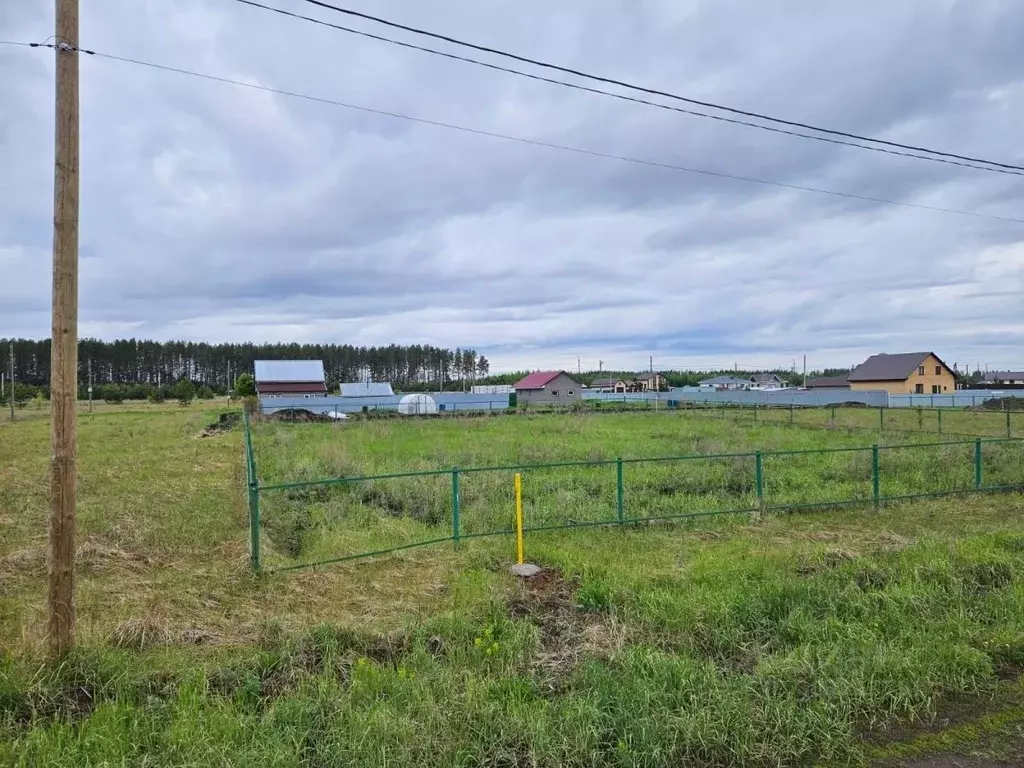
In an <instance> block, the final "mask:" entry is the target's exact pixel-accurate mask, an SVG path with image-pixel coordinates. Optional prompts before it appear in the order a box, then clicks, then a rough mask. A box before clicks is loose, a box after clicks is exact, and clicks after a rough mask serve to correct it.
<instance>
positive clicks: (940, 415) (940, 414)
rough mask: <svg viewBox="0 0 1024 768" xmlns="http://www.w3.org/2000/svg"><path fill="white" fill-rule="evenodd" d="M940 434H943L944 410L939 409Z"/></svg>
mask: <svg viewBox="0 0 1024 768" xmlns="http://www.w3.org/2000/svg"><path fill="white" fill-rule="evenodd" d="M939 434H940V435H941V434H942V409H941V408H940V409H939Z"/></svg>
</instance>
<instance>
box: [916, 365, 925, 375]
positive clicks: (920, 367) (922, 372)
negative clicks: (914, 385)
mask: <svg viewBox="0 0 1024 768" xmlns="http://www.w3.org/2000/svg"><path fill="white" fill-rule="evenodd" d="M917 375H918V376H924V366H923V365H922V366H919V367H918V369H917Z"/></svg>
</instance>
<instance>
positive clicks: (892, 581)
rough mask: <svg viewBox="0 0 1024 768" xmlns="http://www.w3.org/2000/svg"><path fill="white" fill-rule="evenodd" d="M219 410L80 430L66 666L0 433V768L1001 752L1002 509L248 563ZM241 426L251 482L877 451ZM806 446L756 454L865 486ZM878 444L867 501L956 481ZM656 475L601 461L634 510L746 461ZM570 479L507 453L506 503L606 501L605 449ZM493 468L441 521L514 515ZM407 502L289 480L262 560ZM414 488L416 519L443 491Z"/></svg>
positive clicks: (995, 458) (626, 531)
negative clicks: (875, 479)
mask: <svg viewBox="0 0 1024 768" xmlns="http://www.w3.org/2000/svg"><path fill="white" fill-rule="evenodd" d="M218 414H219V412H218V411H215V410H209V409H208V408H206V409H204V408H203V407H200V406H196V407H193V408H189V409H181V408H178V407H177V406H171V407H166V408H162V409H154V410H153V411H152V412H122V411H112V412H104V413H96V414H94V415H93V416H92V417H83V418H82V420H81V427H80V473H81V478H80V483H79V502H80V504H79V518H78V530H79V550H78V551H79V557H78V561H79V569H78V582H77V587H78V600H79V604H78V608H79V643H80V647H79V649H78V650H77V651H76V652H75V653H74V654H73V655H72V656H70V657H69V658H68V659H67V660H66V661H65V662H64V663H63V664H61V665H59V666H52V665H46V664H44V663H43V661H42V659H41V655H40V654H41V640H42V638H41V636H40V632H41V630H42V627H43V618H44V614H43V601H44V597H45V549H44V547H45V543H46V528H45V526H46V514H47V513H46V507H47V502H46V498H47V496H46V494H47V483H46V478H47V467H48V450H49V448H48V429H47V424H46V422H45V420H41V419H40V420H28V419H26V420H19V421H16V422H15V423H13V424H3V425H0V531H2V534H3V535H2V536H0V647H2V648H3V649H4V650H3V652H2V655H0V764H2V765H8V764H10V765H25V766H36V765H53V766H57V765H60V766H69V765H95V766H99V765H118V766H120V765H153V766H172V765H173V766H200V765H201V766H210V765H260V766H335V765H336V766H405V765H410V766H412V765H426V766H453V765H455V766H477V765H488V766H529V765H539V766H562V765H569V766H663V765H664V766H678V765H696V766H721V765H746V766H804V765H824V766H831V765H868V764H875V765H879V766H882V765H903V764H906V765H912V764H915V763H914V762H913V761H917V760H923V759H926V758H927V759H936V760H938V759H946V758H948V760H947V762H945V763H942V762H932V763H927V764H929V765H948V766H952V765H954V764H959V765H965V766H970V765H975V766H982V765H991V764H992V762H989V763H983V762H975V763H971V762H964V761H963V758H964V757H966V758H969V759H977V760H979V761H980V760H982V759H985V760H989V761H1005V762H1006V764H1010V765H1017V764H1021V761H1022V760H1024V730H1022V729H1024V687H1022V684H1021V681H1020V672H1021V670H1022V668H1024V530H1022V526H1021V520H1022V516H1024V498H1022V496H1021V495H1019V494H1012V493H998V494H984V495H971V496H957V497H951V498H943V499H935V500H916V501H908V502H905V503H900V504H893V505H887V506H883V507H882V508H881V509H880V510H877V511H876V510H874V509H873V508H872V507H871V505H870V504H869V505H866V506H857V507H851V508H847V509H844V510H842V511H834V510H826V511H808V512H804V513H801V514H789V515H782V514H773V515H766V516H765V517H763V518H762V519H761V520H759V521H755V520H753V519H752V517H751V516H749V515H743V516H727V517H713V518H707V519H701V520H699V521H689V522H687V523H685V524H680V525H663V526H624V527H622V528H618V527H610V528H607V529H581V530H564V531H553V532H545V533H537V534H532V535H530V536H529V537H528V540H527V555H528V558H529V559H530V560H532V561H534V562H537V563H538V564H540V565H542V566H544V567H545V569H546V570H545V573H544V575H542V576H541V577H538V578H537V579H535V580H532V581H529V582H525V583H523V582H518V581H516V580H514V579H513V577H511V576H510V575H509V574H508V571H507V566H508V565H509V564H510V562H511V561H512V554H513V549H512V542H511V540H510V539H508V538H505V537H495V538H481V539H475V540H468V541H465V542H463V543H462V544H460V545H459V546H458V547H455V546H454V545H452V544H451V543H446V544H441V545H436V546H433V547H427V548H423V549H413V550H408V551H405V552H400V553H397V554H394V555H390V556H387V557H383V558H377V559H371V560H362V561H354V562H350V563H344V564H340V565H337V566H332V567H329V568H324V569H320V570H316V571H312V572H295V573H290V574H270V575H263V576H260V577H255V576H253V575H252V574H251V572H250V570H249V564H248V551H247V537H248V533H247V524H246V499H245V491H244V481H245V471H244V464H243V449H242V444H243V441H242V435H241V431H240V429H237V428H236V429H232V430H229V431H225V432H221V433H214V434H212V435H210V436H206V437H201V436H200V435H201V434H203V433H204V431H206V427H207V425H209V424H210V423H212V422H214V421H216V417H217V416H218ZM255 437H256V447H257V461H258V462H259V472H260V476H261V480H262V481H263V482H268V483H269V482H276V481H280V480H285V479H301V478H303V477H315V476H319V475H320V474H322V473H324V472H327V473H329V474H335V473H338V474H352V473H367V472H368V473H379V472H387V471H398V470H400V469H408V468H413V467H416V468H423V469H433V468H437V467H451V466H453V465H459V466H472V465H480V464H509V463H518V462H524V463H533V462H538V461H550V460H554V459H559V458H566V459H568V458H578V459H606V458H612V459H614V458H615V457H617V456H622V457H624V458H638V457H643V456H653V455H672V454H674V455H679V454H683V453H691V452H694V451H699V452H720V451H725V452H729V451H734V450H736V449H740V450H743V451H749V450H757V449H761V450H765V451H768V450H787V449H788V450H794V449H806V448H822V447H855V446H861V445H864V444H870V443H872V442H876V441H877V442H879V443H882V444H885V443H891V442H896V437H897V436H895V435H891V434H884V435H878V436H875V435H872V434H870V433H865V432H863V431H858V432H856V433H847V432H845V431H843V430H841V429H829V430H822V431H821V432H816V431H814V430H810V429H801V428H792V429H791V428H788V427H784V426H756V427H755V426H753V425H744V424H730V423H726V424H720V423H715V422H714V421H713V420H712V419H711V418H708V417H706V416H700V417H687V416H686V414H621V415H616V414H601V415H597V414H593V415H587V416H582V417H581V416H551V417H547V416H536V417H525V418H522V419H520V418H493V419H467V420H458V421H455V420H452V421H447V420H443V421H442V420H438V421H408V422H402V421H367V422H363V423H350V424H345V425H343V426H340V427H335V426H333V425H319V424H298V425H278V424H260V425H258V426H257V428H256V431H255ZM904 438H905V436H899V441H901V442H902V441H903V439H904ZM921 439H925V438H924V437H922V438H921ZM928 439H934V436H931V437H930V438H928ZM997 448H998V450H997ZM990 449H991V452H989V451H988V450H987V451H986V453H985V455H984V456H983V458H984V460H985V464H984V469H985V471H986V473H987V477H989V478H991V479H992V480H993V482H994V481H996V480H1006V481H1014V482H1020V481H1021V477H1022V475H1021V473H1020V466H1019V461H1020V453H1019V452H1020V447H1019V446H1017V447H1016V451H1017V452H1016V453H1015V452H1014V450H1013V449H1012V448H1011V447H1010V446H1009V444H1007V445H1004V446H995V445H993V446H991V447H990ZM946 452H949V453H948V454H947V453H946ZM830 455H833V456H840V457H842V456H846V458H845V459H841V460H840V459H828V460H827V461H826V462H825V463H823V464H821V465H818V464H810V463H808V462H809V461H810V460H809V459H806V458H799V459H798V460H795V461H796V462H797V463H796V464H795V465H792V466H791V465H789V464H783V463H778V464H776V465H772V464H771V463H766V467H765V470H766V471H765V474H766V486H767V493H768V494H769V497H770V498H771V497H772V495H774V497H775V498H777V499H782V500H785V499H787V498H789V496H788V495H787V494H796V493H800V494H804V493H806V492H808V491H810V490H813V489H815V488H817V489H818V490H817V491H816V492H817V493H819V494H820V495H822V496H824V497H825V498H826V500H827V498H828V495H829V494H831V493H833V489H834V487H836V486H841V485H842V484H843V483H847V482H848V483H849V486H848V488H847V490H852V489H854V488H856V489H862V488H863V487H864V484H865V480H864V465H863V464H862V463H860V462H861V460H860V459H859V458H857V459H851V458H850V457H851V456H855V457H860V456H861V454H849V455H846V454H842V453H838V454H830ZM887 455H891V456H892V458H891V459H889V463H888V464H885V462H886V459H885V458H883V459H882V461H883V477H884V478H889V480H890V482H891V483H892V485H891V488H887V489H886V492H887V493H889V492H890V491H891V490H893V489H895V490H899V489H901V488H910V487H914V486H916V485H920V484H922V483H933V482H948V483H950V484H953V487H959V485H958V484H959V483H961V482H967V483H969V482H970V481H971V480H972V479H973V474H972V472H973V465H972V463H971V461H970V459H971V454H970V451H968V450H967V449H966V448H964V447H959V448H956V449H950V448H942V447H930V448H921V449H899V450H896V449H893V450H892V451H891V452H889V453H887V452H885V451H883V452H882V456H883V457H885V456H887ZM918 455H920V457H921V458H906V456H910V457H913V456H918ZM778 458H779V459H780V462H781V459H782V457H778ZM705 463H706V464H708V465H710V466H713V462H705ZM961 465H963V466H964V467H966V469H962V468H961ZM626 466H627V468H628V467H631V466H632V465H626ZM638 466H640V467H643V466H644V465H638ZM655 466H657V465H655ZM683 466H684V465H683V464H682V463H680V464H679V465H677V466H676V468H675V469H674V470H673V471H672V472H666V473H665V474H664V475H662V474H659V472H660V471H661V470H652V473H651V474H649V475H644V476H642V477H641V476H637V477H635V478H631V477H630V476H629V475H628V474H627V477H626V488H627V492H628V493H629V494H632V495H629V496H627V499H626V502H627V509H629V510H632V511H643V505H644V503H646V502H644V501H643V499H645V498H647V497H649V496H652V494H651V493H648V492H647V490H648V489H649V490H651V491H654V492H655V493H654V494H653V496H654V497H656V498H658V499H660V501H658V502H657V504H661V505H665V504H667V502H665V501H664V499H672V500H673V502H672V505H671V506H670V507H667V508H676V507H677V506H689V505H693V504H700V505H705V504H707V503H710V501H712V500H713V499H715V498H722V499H728V500H731V499H732V498H733V496H736V495H739V496H744V495H748V494H749V481H748V480H745V479H744V480H742V481H737V480H735V479H732V477H733V476H734V475H735V476H737V477H738V476H741V475H742V477H743V478H747V477H748V475H747V469H748V467H747V466H746V464H744V463H740V464H738V465H737V464H728V466H727V469H726V470H718V469H712V468H709V469H706V470H700V471H698V470H689V469H683V468H682V467H683ZM886 469H888V470H889V473H888V474H885V470H886ZM854 470H855V471H854ZM591 471H593V472H595V473H597V472H600V474H599V475H598V474H595V475H594V476H593V477H590V478H588V477H585V476H584V477H582V478H580V477H577V476H575V475H573V474H572V473H571V472H570V473H567V474H563V475H561V476H558V475H556V474H554V471H552V472H551V473H549V480H548V481H544V480H542V479H541V478H540V477H539V476H537V475H536V474H535V473H531V472H529V471H527V472H526V473H525V474H524V482H525V483H526V486H527V499H528V513H531V514H533V515H535V516H536V515H550V516H556V517H557V516H562V515H566V514H568V515H572V516H577V515H584V514H587V513H588V509H590V507H591V506H594V507H596V508H599V509H600V510H601V511H602V512H601V513H602V514H604V512H605V511H607V510H608V509H609V502H608V500H607V497H606V493H605V491H606V489H607V488H611V489H612V490H613V491H614V485H615V477H614V465H612V469H611V485H608V482H609V480H608V467H607V466H602V467H599V468H596V469H595V470H591ZM628 471H629V470H628V469H627V472H628ZM964 473H966V474H964ZM849 475H852V476H853V477H852V479H849V480H846V479H844V478H847V477H848V476H849ZM486 476H487V475H485V474H480V475H479V477H481V478H482V477H486ZM495 476H496V477H499V478H501V482H497V481H495V485H494V486H493V487H491V486H489V485H486V484H481V485H479V486H476V487H474V486H473V482H474V479H473V478H474V475H472V474H468V475H467V479H466V484H465V486H464V488H463V493H464V495H465V499H466V503H465V512H464V514H465V516H466V525H467V526H470V525H473V524H474V520H475V519H477V518H479V519H485V518H486V517H487V515H489V514H493V515H494V519H495V520H496V521H497V520H502V521H504V520H506V518H507V512H508V510H507V509H506V502H507V501H508V499H506V498H504V497H503V496H499V495H495V494H505V493H508V494H509V498H511V488H510V483H507V480H508V477H509V476H508V474H504V473H497V475H495ZM559 477H560V479H559ZM444 479H445V480H449V478H448V477H447V476H445V477H444ZM670 480H671V481H672V483H682V485H671V483H670ZM684 481H685V482H684ZM545 482H547V484H545ZM670 485H671V489H672V490H673V492H672V493H663V492H661V491H659V490H657V489H658V488H660V487H668V486H670ZM415 490H416V488H415V487H411V489H404V490H402V491H401V492H398V491H395V492H394V495H393V496H392V495H390V494H391V493H392V492H391V491H384V490H383V489H381V490H380V491H379V492H378V493H375V494H371V495H370V496H369V497H366V498H364V497H363V496H358V497H355V496H354V495H353V492H352V491H350V490H337V491H330V492H328V493H326V495H318V494H313V495H312V496H310V497H306V498H302V497H301V496H300V497H296V498H290V499H289V498H288V497H287V495H286V493H285V492H282V494H281V498H282V499H283V501H280V502H279V503H278V506H277V508H276V509H275V506H274V503H273V502H271V501H270V500H269V498H268V500H267V502H266V513H267V516H268V528H267V531H266V536H265V539H264V544H265V547H266V548H267V550H268V551H269V552H270V553H272V557H273V558H277V559H278V561H279V562H291V561H292V560H294V559H295V555H294V554H293V551H292V550H289V547H293V548H296V547H297V554H299V555H302V556H308V555H310V554H315V553H317V552H320V551H323V552H325V553H326V552H328V551H329V550H330V549H332V548H333V547H335V546H336V545H337V546H341V545H344V546H348V545H352V544H356V543H359V541H361V540H368V539H367V536H369V534H367V533H366V531H367V530H371V529H372V528H373V527H374V526H376V525H378V521H382V524H387V525H391V526H395V528H396V530H399V531H404V530H406V529H407V528H408V530H410V531H412V532H414V533H417V535H418V533H419V528H420V527H424V528H432V527H435V526H443V522H441V523H438V522H436V521H434V520H432V519H431V518H429V517H424V516H422V515H415V514H412V512H415V505H413V507H409V506H407V504H406V503H407V502H408V501H410V500H414V499H415V498H417V497H416V495H415V493H413V491H415ZM266 496H267V497H269V496H270V493H267V494H266ZM425 498H427V502H426V509H427V510H428V511H429V510H430V509H431V508H433V507H434V506H435V505H437V504H440V502H439V501H435V500H434V497H433V496H430V495H429V494H428V495H426V496H425ZM588 498H589V499H590V500H591V501H592V504H591V503H588ZM868 498H870V483H868ZM613 499H614V495H613ZM552 500H554V503H553V501H552ZM399 502H401V503H399ZM613 506H614V505H612V507H613ZM492 507H494V508H495V511H493V512H492V511H490V510H491V508H492ZM302 509H308V510H313V512H311V513H310V514H308V515H307V517H306V522H304V523H302V524H301V525H300V526H298V527H297V528H294V529H293V530H292V531H291V533H292V535H291V537H290V538H289V537H287V536H282V535H281V529H280V528H279V529H278V530H277V531H274V530H273V528H274V523H273V522H272V518H273V516H274V514H275V513H280V514H296V515H297V514H298V511H299V510H302ZM632 511H631V514H633V512H632ZM474 516H476V517H474ZM442 519H443V518H442ZM501 524H504V523H501ZM359 529H362V532H360V530H359ZM346 531H349V532H348V533H346ZM352 531H354V532H352ZM372 535H374V536H376V535H378V534H377V533H374V534H372ZM360 536H362V537H363V539H360V538H359V537H360ZM380 536H381V537H382V538H386V537H385V536H384V534H380ZM958 756H959V757H958ZM954 757H955V758H956V759H958V760H960V762H959V763H954V762H952V760H953V758H954ZM917 764H920V765H925V764H926V763H917Z"/></svg>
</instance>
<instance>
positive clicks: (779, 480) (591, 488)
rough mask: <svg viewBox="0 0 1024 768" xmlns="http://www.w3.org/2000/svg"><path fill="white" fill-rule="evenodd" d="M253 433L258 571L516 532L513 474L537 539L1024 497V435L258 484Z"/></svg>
mask: <svg viewBox="0 0 1024 768" xmlns="http://www.w3.org/2000/svg"><path fill="white" fill-rule="evenodd" d="M882 418H884V416H883V417H882ZM244 426H245V460H246V479H247V489H248V501H249V528H250V559H251V564H252V568H253V570H254V571H257V572H259V571H265V572H280V571H291V570H297V569H303V568H315V567H318V566H321V565H328V564H331V563H338V562H343V561H347V560H356V559H361V558H367V557H375V556H379V555H384V554H388V553H392V552H398V551H402V550H407V549H412V548H415V547H423V546H429V545H435V544H440V543H444V542H453V543H455V544H459V543H460V542H462V541H465V540H468V539H473V538H482V537H488V536H512V535H514V534H515V523H514V507H515V502H514V499H515V496H514V491H513V488H514V484H513V480H514V478H515V476H516V475H519V476H521V478H522V489H523V496H522V500H523V507H524V517H525V524H524V526H523V531H524V532H525V533H527V534H529V533H537V532H541V531H553V530H570V529H575V528H591V527H595V526H627V525H630V526H639V525H646V524H651V523H656V522H662V521H681V520H690V519H695V518H702V517H708V516H714V515H739V514H751V515H761V514H767V513H773V512H793V511H800V510H813V509H839V508H844V507H849V506H855V505H867V506H874V507H875V508H879V507H881V506H882V505H883V504H886V503H892V502H897V501H903V500H908V499H919V498H935V497H941V496H949V495H956V494H966V493H987V492H994V491H1008V490H1024V439H1021V438H1006V437H999V438H996V437H976V438H974V439H972V440H959V441H948V442H947V441H935V442H928V443H910V444H899V445H885V446H880V445H877V444H876V445H870V446H861V447H841V448H827V449H812V450H788V451H755V452H743V453H713V454H693V455H683V456H662V457H652V458H616V459H601V460H593V461H563V462H551V463H544V464H516V465H501V466H478V467H453V468H449V469H436V470H428V471H417V472H397V473H390V474H380V475H361V476H349V477H325V478H319V479H310V480H301V481H295V482H278V483H261V482H260V479H259V474H258V469H257V464H256V459H255V453H254V451H253V442H252V431H251V424H250V421H249V418H248V416H246V417H245V420H244ZM261 507H262V510H261ZM261 511H264V512H265V514H264V515H262V516H261ZM310 530H318V531H324V532H326V533H325V534H324V537H322V538H324V541H323V542H321V544H319V545H318V548H317V547H314V551H313V552H312V553H307V551H306V546H305V544H306V543H307V542H305V541H304V539H303V537H305V536H306V535H307V534H308V532H309V531H310ZM334 534H336V535H337V541H334V540H332V539H331V538H330V535H334ZM264 536H269V537H270V539H271V540H273V542H274V543H275V546H274V547H273V548H271V550H272V552H273V557H272V559H273V562H266V558H264V557H263V555H262V553H261V539H262V538H263V537H264ZM271 550H268V551H271ZM338 550H341V551H340V552H339V551H338ZM304 557H308V559H304Z"/></svg>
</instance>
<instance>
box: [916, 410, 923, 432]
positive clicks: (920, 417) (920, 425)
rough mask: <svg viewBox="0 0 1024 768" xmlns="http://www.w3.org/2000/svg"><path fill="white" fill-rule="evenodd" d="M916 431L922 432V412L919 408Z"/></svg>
mask: <svg viewBox="0 0 1024 768" xmlns="http://www.w3.org/2000/svg"><path fill="white" fill-rule="evenodd" d="M917 431H918V432H924V410H923V409H922V408H921V406H918V407H917Z"/></svg>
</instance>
